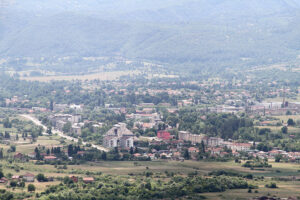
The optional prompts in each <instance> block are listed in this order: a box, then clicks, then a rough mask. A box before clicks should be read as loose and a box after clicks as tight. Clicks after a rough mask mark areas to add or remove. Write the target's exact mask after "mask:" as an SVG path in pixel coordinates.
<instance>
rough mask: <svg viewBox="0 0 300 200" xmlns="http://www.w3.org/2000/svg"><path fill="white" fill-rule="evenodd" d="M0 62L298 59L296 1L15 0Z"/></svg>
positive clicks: (4, 10) (198, 63)
mask: <svg viewBox="0 0 300 200" xmlns="http://www.w3.org/2000/svg"><path fill="white" fill-rule="evenodd" d="M0 11H1V12H0V14H1V15H0V16H1V18H2V20H1V23H0V57H1V58H7V57H53V56H78V57H83V56H122V57H126V58H130V59H137V60H151V61H153V62H163V63H167V64H172V65H174V66H178V67H180V66H183V65H184V66H186V65H188V66H192V67H194V68H195V67H196V68H216V67H221V68H223V67H227V66H236V67H242V66H251V65H257V64H268V63H277V62H290V61H297V56H298V55H299V54H300V52H299V48H300V39H299V37H298V36H299V34H300V15H299V13H300V12H299V11H300V1H299V0H252V1H246V0H198V1H195V0H185V1H183V0H176V1H171V0H164V1H158V0H154V1H150V0H144V1H141V0H128V1H126V3H125V2H124V1H122V0H116V1H108V0H101V1H96V0H88V1H87V0H85V1H84V0H77V1H59V0H53V1H50V0H45V1H38V0H28V1H21V0H15V1H11V3H7V4H3V5H2V7H1V8H0Z"/></svg>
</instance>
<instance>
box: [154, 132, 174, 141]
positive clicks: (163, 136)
mask: <svg viewBox="0 0 300 200" xmlns="http://www.w3.org/2000/svg"><path fill="white" fill-rule="evenodd" d="M157 137H158V138H160V139H163V140H169V139H171V133H169V132H168V131H158V132H157Z"/></svg>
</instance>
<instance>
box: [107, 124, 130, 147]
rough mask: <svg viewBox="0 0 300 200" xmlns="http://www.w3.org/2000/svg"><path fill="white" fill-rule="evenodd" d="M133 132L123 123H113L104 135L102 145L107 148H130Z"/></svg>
mask: <svg viewBox="0 0 300 200" xmlns="http://www.w3.org/2000/svg"><path fill="white" fill-rule="evenodd" d="M133 139H134V134H133V133H132V132H131V131H130V130H128V129H127V128H126V124H125V123H118V124H116V125H114V126H113V127H112V128H111V129H110V130H109V131H108V132H107V133H106V134H105V136H104V138H103V146H105V147H107V148H115V147H119V148H122V149H130V148H131V147H134V144H133Z"/></svg>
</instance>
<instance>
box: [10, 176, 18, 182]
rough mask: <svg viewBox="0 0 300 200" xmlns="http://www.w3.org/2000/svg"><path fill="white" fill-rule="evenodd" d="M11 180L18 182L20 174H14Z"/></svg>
mask: <svg viewBox="0 0 300 200" xmlns="http://www.w3.org/2000/svg"><path fill="white" fill-rule="evenodd" d="M11 180H13V181H17V182H18V181H19V180H20V176H18V175H14V176H12V177H11Z"/></svg>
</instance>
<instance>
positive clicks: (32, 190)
mask: <svg viewBox="0 0 300 200" xmlns="http://www.w3.org/2000/svg"><path fill="white" fill-rule="evenodd" d="M27 190H28V192H34V191H35V186H34V185H33V184H29V185H28V187H27Z"/></svg>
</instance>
